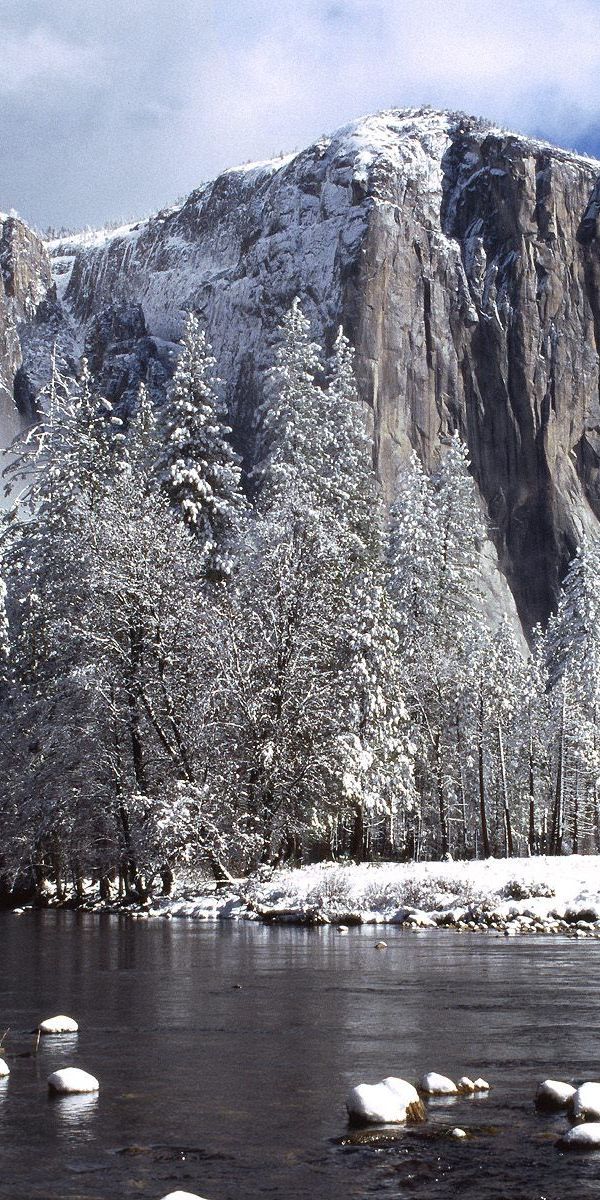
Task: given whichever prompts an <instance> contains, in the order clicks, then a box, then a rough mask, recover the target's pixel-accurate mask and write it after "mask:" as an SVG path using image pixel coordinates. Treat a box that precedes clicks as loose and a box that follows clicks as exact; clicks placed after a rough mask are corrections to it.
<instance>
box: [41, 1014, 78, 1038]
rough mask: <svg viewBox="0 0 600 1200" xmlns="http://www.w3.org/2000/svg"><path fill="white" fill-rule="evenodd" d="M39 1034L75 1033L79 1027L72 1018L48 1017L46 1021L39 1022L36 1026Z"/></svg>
mask: <svg viewBox="0 0 600 1200" xmlns="http://www.w3.org/2000/svg"><path fill="white" fill-rule="evenodd" d="M38 1028H39V1031H40V1033H47V1034H54V1033H77V1031H78V1029H79V1025H78V1024H77V1021H74V1020H73V1018H72V1017H63V1016H60V1017H48V1019H47V1020H46V1021H40V1024H39V1026H38Z"/></svg>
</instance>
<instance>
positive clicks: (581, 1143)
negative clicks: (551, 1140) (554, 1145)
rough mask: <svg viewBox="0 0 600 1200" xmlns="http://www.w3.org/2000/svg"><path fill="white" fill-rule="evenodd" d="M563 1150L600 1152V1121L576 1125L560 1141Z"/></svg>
mask: <svg viewBox="0 0 600 1200" xmlns="http://www.w3.org/2000/svg"><path fill="white" fill-rule="evenodd" d="M558 1145H559V1146H560V1147H561V1149H563V1150H600V1121H590V1122H589V1123H588V1124H586V1125H575V1126H574V1128H573V1129H569V1132H568V1133H565V1134H564V1136H563V1137H561V1138H560V1139H559V1142H558Z"/></svg>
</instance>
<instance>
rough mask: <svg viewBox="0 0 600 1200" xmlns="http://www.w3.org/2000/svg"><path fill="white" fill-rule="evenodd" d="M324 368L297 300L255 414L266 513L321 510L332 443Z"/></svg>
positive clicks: (259, 475) (260, 487)
mask: <svg viewBox="0 0 600 1200" xmlns="http://www.w3.org/2000/svg"><path fill="white" fill-rule="evenodd" d="M321 370H322V367H321V359H320V350H319V347H318V346H317V345H316V343H315V342H313V341H312V340H311V336H310V323H309V321H308V319H307V318H306V317H305V316H304V315H303V313H302V310H301V308H300V301H299V300H298V298H296V299H295V300H294V301H293V303H292V306H291V308H290V310H289V312H288V313H287V315H286V316H285V318H284V321H283V324H282V327H281V330H280V341H279V345H278V346H277V349H276V352H275V362H274V366H273V367H272V369H271V371H270V372H269V377H268V381H267V394H266V397H265V399H264V401H263V403H262V404H261V405H260V407H259V409H258V414H257V417H258V443H259V455H258V457H259V464H258V467H257V468H256V470H255V473H254V474H255V481H256V484H257V487H258V493H259V504H260V507H261V509H262V510H263V511H264V510H267V509H271V510H277V509H279V510H280V509H281V508H282V507H284V506H285V507H286V508H287V509H288V510H289V511H292V510H293V511H295V512H298V513H299V514H300V515H305V514H309V513H315V512H317V511H318V510H319V509H320V508H321V507H322V504H321V501H322V498H323V492H324V489H326V488H327V486H328V485H327V477H326V470H325V463H326V450H327V448H328V447H329V444H330V440H331V439H330V434H329V422H328V417H327V401H326V397H325V395H324V392H323V389H322V388H320V387H319V386H318V384H317V382H316V377H317V376H318V374H319V373H320V372H321Z"/></svg>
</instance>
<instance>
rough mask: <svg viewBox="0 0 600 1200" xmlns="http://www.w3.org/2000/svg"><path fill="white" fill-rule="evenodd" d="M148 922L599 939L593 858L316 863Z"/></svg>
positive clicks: (179, 903)
mask: <svg viewBox="0 0 600 1200" xmlns="http://www.w3.org/2000/svg"><path fill="white" fill-rule="evenodd" d="M146 911H147V912H148V915H149V916H157V917H160V916H162V917H191V918H196V919H202V920H218V919H230V920H232V919H246V920H262V921H267V922H274V923H289V924H308V925H320V924H335V925H338V924H344V925H348V924H380V923H381V924H384V923H391V924H395V925H402V926H403V927H405V928H407V929H434V928H440V927H442V928H451V929H458V930H462V931H472V932H477V931H482V930H489V931H492V932H493V931H501V932H505V933H508V934H509V935H510V934H513V933H515V934H516V933H570V934H576V935H577V936H590V937H592V936H597V937H600V856H586V857H583V856H577V855H574V856H572V857H565V858H533V859H488V860H487V861H485V862H470V863H464V862H447V863H406V864H404V863H398V864H386V865H381V866H378V865H369V866H355V865H340V864H337V863H334V864H329V863H328V864H321V865H318V866H311V867H303V868H301V869H299V870H280V871H275V872H274V873H273V874H272V875H271V876H270V877H269V878H268V879H267V878H264V877H263V878H255V879H250V880H247V881H244V882H243V883H240V885H239V887H238V888H236V889H235V890H232V891H229V892H225V893H224V892H210V893H208V892H205V893H202V892H194V890H193V889H189V888H187V889H176V891H175V894H174V895H173V896H172V897H169V898H164V899H158V900H155V901H154V902H153V903H152V904H150V905H149V906H146Z"/></svg>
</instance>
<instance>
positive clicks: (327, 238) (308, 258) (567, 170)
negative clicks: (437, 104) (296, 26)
mask: <svg viewBox="0 0 600 1200" xmlns="http://www.w3.org/2000/svg"><path fill="white" fill-rule="evenodd" d="M2 228H3V229H4V228H5V226H3V227H2ZM20 230H21V232H20V233H19V237H20V238H21V239H22V241H21V243H20V244H21V245H22V254H23V262H24V264H25V265H24V266H23V269H22V270H21V269H20V267H16V266H15V263H18V262H20V258H19V254H20V252H19V253H16V251H15V247H14V245H13V249H12V251H10V250H9V249H8V245H9V243H10V239H11V237H12V238H13V242H14V231H13V234H10V231H9V234H8V240H7V239H6V238H5V236H4V234H3V236H2V240H1V241H0V256H1V259H2V265H3V278H4V288H5V293H6V296H7V297H8V299H7V300H6V304H7V305H8V306H9V307H8V309H7V311H11V313H12V316H11V318H10V319H11V321H12V325H10V330H9V331H8V332H6V333H5V334H4V340H3V341H2V342H1V345H0V356H1V357H2V358H3V362H4V368H3V369H4V379H5V380H7V379H8V378H9V377H10V376H11V372H12V377H13V378H14V371H15V368H16V366H18V365H19V358H20V355H22V356H23V358H24V368H21V371H20V372H19V376H18V377H19V379H20V384H18V389H19V387H20V389H21V394H24V392H26V391H27V385H28V386H29V388H30V390H31V391H34V390H35V387H37V386H39V382H40V379H41V377H42V376H43V371H44V365H43V364H44V361H45V353H46V348H47V346H48V345H49V341H50V340H51V337H54V336H58V339H59V344H60V345H61V347H62V351H63V354H64V355H65V356H66V357H67V358H69V359H70V361H71V362H72V363H74V362H75V361H76V359H77V356H78V354H80V353H82V352H83V351H84V349H85V350H86V352H87V353H88V354H90V356H91V357H93V358H94V362H95V365H96V366H97V368H98V369H99V370H101V371H103V372H104V378H105V380H106V385H107V387H108V389H109V390H110V391H111V393H112V394H113V395H116V396H123V395H128V393H129V391H130V390H131V388H132V387H133V386H134V383H135V379H136V377H137V376H139V374H140V373H150V375H151V377H152V378H153V379H154V380H155V381H157V383H158V384H159V385H160V384H161V382H162V381H164V378H165V377H166V375H167V374H168V372H169V370H170V363H171V359H172V354H171V350H172V345H171V344H172V342H173V341H174V340H175V339H176V338H177V337H178V336H179V334H180V332H181V326H182V320H183V316H184V313H185V311H186V310H187V309H188V308H190V307H193V308H194V309H196V310H198V311H199V312H200V313H201V314H202V316H203V319H204V320H205V322H206V324H207V327H208V331H209V335H210V338H211V340H212V342H213V345H214V349H215V353H216V355H217V358H218V360H219V364H220V373H221V376H222V378H223V380H224V382H225V384H226V386H227V389H228V395H229V402H230V408H231V415H232V423H233V426H234V430H235V435H236V439H237V442H238V445H239V446H240V448H241V449H242V450H243V452H244V454H245V455H246V456H247V457H250V458H251V455H252V422H253V413H254V409H255V406H256V402H257V397H258V396H259V395H260V391H261V386H262V379H263V375H264V371H265V368H266V367H267V366H268V365H269V363H270V361H271V357H272V351H273V341H274V336H275V331H276V329H277V326H278V325H279V323H280V321H281V318H282V314H283V312H284V310H285V308H286V307H287V306H288V305H289V303H290V302H291V300H292V298H293V296H294V295H295V294H299V295H300V296H301V298H302V302H303V306H304V308H305V311H306V312H307V314H308V315H309V316H310V317H311V319H312V321H313V323H314V329H315V335H316V337H317V338H318V339H320V340H322V341H323V342H324V343H325V345H326V346H328V345H330V344H331V340H332V338H333V336H334V332H335V329H336V327H337V325H338V324H340V323H343V325H344V327H345V329H346V332H347V333H348V334H349V336H350V338H351V339H352V341H353V342H354V344H355V346H356V350H357V369H358V375H359V381H360V385H361V387H362V389H363V391H364V395H365V397H366V398H367V399H368V401H369V403H370V405H371V406H372V409H373V414H374V439H375V446H376V452H377V461H378V465H379V470H380V473H381V477H382V479H383V482H384V484H385V487H386V489H387V492H388V494H391V492H392V490H393V480H394V474H395V471H396V469H397V466H398V463H399V462H400V461H401V460H402V459H403V457H404V456H405V455H406V454H407V452H408V450H409V447H410V446H414V447H416V448H417V450H418V452H419V454H420V455H421V457H422V458H423V460H424V461H425V462H426V463H427V465H428V466H429V467H434V466H435V464H436V462H437V461H438V457H439V452H440V447H442V446H443V443H444V440H445V439H446V438H447V436H448V434H449V433H450V432H451V431H452V430H453V429H454V428H455V427H457V426H458V428H459V429H460V431H461V433H462V435H463V437H464V438H465V440H466V441H467V443H468V445H469V448H470V452H471V456H472V461H473V470H474V474H475V476H476V479H477V481H478V484H479V487H480V491H481V494H482V497H483V500H484V502H485V504H486V506H487V509H488V512H489V515H490V518H491V522H492V527H493V530H494V537H495V541H496V546H497V550H498V555H499V560H500V563H501V566H502V568H503V570H504V572H505V574H506V577H507V579H508V580H509V583H510V586H511V588H512V591H513V593H514V596H515V599H516V602H517V606H518V608H519V611H520V613H521V615H522V617H523V619H524V620H525V622H526V623H528V624H530V623H531V622H533V621H535V620H537V619H540V618H542V619H543V618H544V617H545V616H547V614H548V612H549V610H550V608H551V606H552V603H553V601H554V599H555V596H556V592H557V588H558V585H559V580H560V577H561V574H562V572H563V570H564V567H565V564H566V561H567V559H568V557H569V555H570V553H571V552H572V550H573V547H574V545H575V544H576V542H577V539H578V537H579V535H580V532H581V530H582V529H583V528H590V529H597V523H598V519H600V404H599V385H600V369H599V357H598V347H599V340H600V163H597V162H595V161H593V160H590V159H585V158H582V157H581V156H579V155H575V154H571V153H568V152H566V151H562V150H558V149H555V148H553V147H550V146H548V145H545V144H541V143H538V142H533V141H530V140H527V139H525V138H523V137H519V136H517V135H514V134H509V133H506V132H504V131H501V130H498V129H495V128H493V127H490V126H488V125H485V124H483V123H481V122H477V121H475V120H472V119H469V118H466V117H464V116H462V115H459V114H458V115H457V114H448V113H438V112H434V111H431V110H418V111H417V110H411V111H405V110H404V111H397V110H393V111H390V112H386V113H383V114H380V115H378V116H375V117H369V118H366V119H364V120H361V121H358V122H356V123H354V124H353V125H350V126H348V127H347V128H345V129H342V130H340V131H339V132H338V133H336V134H334V135H333V136H332V137H330V138H324V139H322V140H320V141H319V142H317V143H316V144H315V145H314V146H311V147H310V148H309V149H308V150H306V151H303V152H301V153H299V154H296V155H294V156H291V157H287V158H282V159H278V160H275V161H273V162H270V163H266V164H258V165H250V166H246V167H242V168H239V169H236V170H231V171H227V172H225V173H224V174H223V175H221V176H220V177H219V178H218V179H217V180H215V181H214V182H213V183H210V184H207V185H205V186H203V187H201V188H199V189H198V190H197V191H195V192H193V193H192V195H191V196H190V197H189V198H188V199H187V200H186V201H185V203H183V204H182V205H181V206H179V207H177V208H175V209H172V210H168V211H165V212H162V213H159V214H158V215H157V216H155V217H153V218H151V219H149V220H147V221H145V222H141V223H140V224H138V225H133V226H128V227H126V228H124V229H121V230H117V231H114V232H113V233H99V234H95V235H87V236H82V237H79V238H75V239H70V240H63V241H58V242H54V243H50V244H49V245H48V246H47V247H46V249H47V251H48V253H49V254H50V255H51V256H52V260H53V270H54V284H50V281H49V277H48V272H47V265H46V263H47V260H46V259H45V257H44V254H43V251H42V250H41V248H39V243H38V242H37V239H33V235H29V236H30V237H31V238H32V242H31V244H30V243H29V242H28V241H27V237H28V235H27V231H25V230H24V227H23V226H20ZM5 243H6V247H7V249H4V247H5ZM34 243H35V244H34ZM5 258H6V261H7V262H8V263H9V265H8V267H5ZM34 261H35V264H36V266H35V269H34V268H33V266H31V267H30V266H28V265H27V264H28V263H33V262H34ZM11 262H12V263H13V266H12V267H11V266H10V263H11ZM11 279H12V281H13V282H12V283H11V282H10V280H11ZM7 281H9V282H7ZM11 288H13V289H16V291H17V292H18V296H19V300H18V304H17V302H16V296H12V295H11V293H10V289H11ZM53 288H55V291H53ZM41 292H43V297H42V303H41V304H40V298H41V296H40V293H41ZM11 304H12V309H11V308H10V305H11ZM17 309H18V311H17ZM2 312H3V310H2V309H1V307H0V340H1V339H2V338H3V333H2V329H3V328H4V327H3V326H2V319H3V318H2V315H1V314H2ZM15 328H16V329H18V331H19V332H20V335H21V337H20V341H21V345H20V347H17V346H16V345H15V338H14V331H15ZM7 329H8V326H7ZM11 330H12V332H10V331H11ZM18 389H17V391H18ZM17 401H18V395H17ZM5 407H6V406H5Z"/></svg>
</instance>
